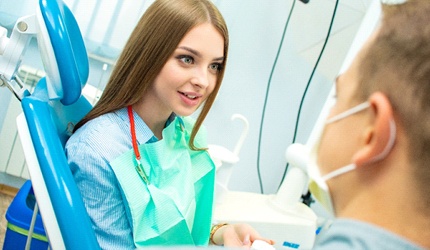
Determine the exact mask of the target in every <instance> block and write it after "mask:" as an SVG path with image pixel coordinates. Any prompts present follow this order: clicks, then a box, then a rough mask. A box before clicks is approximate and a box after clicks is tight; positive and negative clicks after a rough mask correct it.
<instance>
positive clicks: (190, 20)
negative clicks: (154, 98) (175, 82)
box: [74, 0, 229, 150]
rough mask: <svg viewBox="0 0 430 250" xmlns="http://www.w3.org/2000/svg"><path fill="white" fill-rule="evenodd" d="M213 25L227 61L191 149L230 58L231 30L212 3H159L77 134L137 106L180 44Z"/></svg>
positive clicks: (146, 17) (161, 0)
mask: <svg viewBox="0 0 430 250" xmlns="http://www.w3.org/2000/svg"><path fill="white" fill-rule="evenodd" d="M202 23H211V24H212V25H213V26H214V27H215V28H216V29H217V30H218V31H219V32H220V34H221V35H222V36H223V37H224V61H223V63H222V64H223V65H222V68H221V71H220V72H219V75H218V77H217V82H216V85H215V88H214V90H213V92H212V93H211V94H210V95H209V96H208V98H207V100H206V101H205V103H204V105H203V107H202V109H201V112H200V114H199V116H198V118H197V120H196V123H195V125H194V128H193V131H192V133H191V138H190V142H189V146H190V148H191V149H193V150H199V149H198V148H197V147H196V146H195V145H194V138H195V136H196V134H197V132H198V130H199V129H200V127H201V125H202V123H203V121H204V119H205V118H206V116H207V114H208V112H209V110H210V108H211V106H212V104H213V102H214V101H215V98H216V96H217V94H218V91H219V88H220V86H221V82H222V79H223V77H224V70H225V65H226V60H227V54H228V44H229V37H228V30H227V26H226V23H225V21H224V18H223V17H222V15H221V13H220V12H219V11H218V9H217V8H216V6H215V5H213V4H212V3H211V2H210V1H209V0H156V1H155V2H154V3H153V4H152V5H151V6H150V7H149V8H148V9H147V10H146V12H145V13H144V15H143V16H142V17H141V19H140V20H139V22H138V24H137V25H136V27H135V29H134V30H133V32H132V34H131V36H130V38H129V39H128V41H127V43H126V45H125V47H124V49H123V51H122V53H121V55H120V57H119V58H118V61H117V63H116V66H115V68H114V69H113V71H112V74H111V77H110V79H109V81H108V83H107V85H106V88H105V90H104V92H103V94H102V96H101V98H100V100H99V101H98V102H97V104H96V105H95V106H94V107H93V109H92V110H91V111H90V112H89V113H88V114H87V115H86V116H85V117H84V118H83V119H82V120H81V121H80V122H78V123H77V124H76V126H75V128H74V131H76V130H77V129H79V128H80V127H82V126H83V125H84V124H85V123H87V122H88V121H90V120H92V119H94V118H96V117H98V116H101V115H103V114H106V113H109V112H113V111H116V110H118V109H121V108H124V107H127V106H128V105H133V104H135V103H137V102H138V101H139V100H140V99H141V98H142V96H144V94H145V93H146V91H148V89H149V88H150V86H151V85H152V84H153V82H154V79H155V78H156V77H157V75H158V74H159V73H160V71H161V69H162V68H163V66H164V64H165V63H166V62H167V60H168V59H169V57H170V56H171V55H172V53H173V52H174V51H175V49H176V48H177V46H178V44H179V42H180V41H181V40H182V38H183V37H184V36H185V35H186V34H187V32H188V31H189V30H191V29H192V28H193V27H195V26H196V25H199V24H202Z"/></svg>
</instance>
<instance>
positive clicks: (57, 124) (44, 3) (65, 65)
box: [21, 0, 100, 249]
mask: <svg viewBox="0 0 430 250" xmlns="http://www.w3.org/2000/svg"><path fill="white" fill-rule="evenodd" d="M40 9H41V13H42V16H43V19H44V22H45V24H44V25H45V26H46V28H47V31H48V34H49V39H42V40H43V41H45V42H46V41H49V42H50V43H51V44H44V46H51V47H52V48H53V52H54V56H55V60H54V61H55V62H46V60H45V61H44V64H45V67H46V65H47V64H50V63H51V64H52V63H54V64H57V66H58V71H59V72H56V73H59V75H60V78H61V80H60V81H59V82H53V81H47V79H46V78H42V79H41V80H40V82H39V83H38V84H37V86H36V88H35V90H34V92H33V93H32V94H31V95H30V96H27V97H25V98H23V99H22V102H21V105H22V108H23V111H24V115H25V118H26V121H27V124H28V129H29V131H30V136H31V139H32V141H33V146H34V149H35V152H36V156H37V160H38V163H39V166H40V171H41V173H42V176H43V179H44V182H45V184H46V188H47V191H48V194H49V197H50V199H51V203H52V207H53V210H54V213H55V217H56V219H57V221H58V225H59V228H60V231H61V235H62V237H63V241H64V245H65V247H66V249H100V247H99V245H98V243H97V239H96V237H95V233H94V230H93V229H92V225H91V221H90V219H89V216H88V214H87V212H86V210H85V206H84V203H83V201H82V197H81V195H80V193H79V190H78V188H77V186H76V184H75V182H74V179H73V176H72V173H71V171H70V168H69V165H68V163H67V158H66V155H65V152H64V146H65V143H66V141H67V139H68V138H69V136H70V134H71V133H70V132H71V131H70V130H71V129H72V128H73V125H74V124H76V123H77V122H78V121H79V120H80V119H82V117H83V116H84V115H86V114H87V113H88V111H89V110H90V109H91V108H92V106H91V104H90V103H89V102H88V101H87V100H86V99H85V97H83V96H81V93H82V88H83V87H84V85H85V83H86V81H87V79H88V73H89V63H88V57H87V53H86V50H85V46H84V42H83V39H82V36H81V33H80V31H79V27H78V25H77V23H76V20H75V19H74V17H73V14H72V13H71V11H70V10H69V9H68V8H67V6H66V5H64V4H63V3H62V2H61V1H57V0H40ZM38 42H40V41H39V40H38ZM42 47H43V46H42ZM42 53H43V51H42ZM42 56H43V55H42ZM47 58H48V59H49V57H47ZM45 59H46V58H45ZM49 73H50V72H47V78H48V79H51V78H49V77H50V75H49ZM47 84H55V85H56V87H55V89H58V90H59V91H60V92H61V95H60V98H55V99H54V100H50V99H52V98H50V96H49V94H48V88H49V87H48V86H47ZM33 184H35V183H33ZM41 212H43V211H41ZM42 215H43V213H42ZM48 219H49V218H48ZM48 236H49V235H48Z"/></svg>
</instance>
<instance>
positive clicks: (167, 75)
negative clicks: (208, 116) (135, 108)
mask: <svg viewBox="0 0 430 250" xmlns="http://www.w3.org/2000/svg"><path fill="white" fill-rule="evenodd" d="M223 60H224V38H223V36H222V35H221V34H220V33H219V32H218V30H217V29H215V27H214V26H213V25H212V24H210V23H204V24H200V25H197V26H195V27H194V28H192V29H191V30H190V31H189V32H188V33H187V34H186V35H185V36H184V38H183V39H182V40H181V42H179V44H178V47H177V48H176V49H175V51H174V52H173V54H172V55H171V56H170V58H169V59H168V60H167V62H166V64H165V65H164V66H163V68H162V69H161V71H160V74H159V75H158V76H157V78H156V79H155V82H154V84H153V86H152V88H151V89H150V90H149V92H148V93H147V95H146V96H145V97H144V98H145V99H146V101H145V102H146V105H151V107H152V108H153V109H158V110H157V113H158V114H163V115H166V116H169V115H170V114H171V113H172V112H174V113H175V114H177V115H180V116H189V115H191V114H192V113H193V112H194V111H196V110H197V108H198V107H199V106H200V105H201V104H202V103H203V102H204V101H205V100H206V99H207V97H208V96H209V95H210V94H211V93H212V91H213V90H214V88H215V85H216V81H217V78H218V75H219V71H220V70H221V65H222V62H223ZM148 101H150V102H151V103H148Z"/></svg>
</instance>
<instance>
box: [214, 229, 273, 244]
mask: <svg viewBox="0 0 430 250" xmlns="http://www.w3.org/2000/svg"><path fill="white" fill-rule="evenodd" d="M255 240H263V241H266V242H267V243H269V244H271V245H273V244H274V242H273V241H272V240H270V239H264V238H262V237H261V236H260V234H259V233H258V232H257V231H256V230H255V229H254V228H252V227H251V226H250V225H248V224H230V225H225V226H222V227H220V228H218V230H217V231H216V232H214V234H213V241H214V242H215V243H216V244H217V245H224V246H227V247H244V248H246V249H249V248H250V247H251V245H252V243H253V242H254V241H255Z"/></svg>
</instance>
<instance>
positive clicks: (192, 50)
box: [178, 46, 224, 61]
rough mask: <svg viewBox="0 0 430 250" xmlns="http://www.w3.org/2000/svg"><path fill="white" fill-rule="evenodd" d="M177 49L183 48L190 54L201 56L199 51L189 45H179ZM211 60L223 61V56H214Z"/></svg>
mask: <svg viewBox="0 0 430 250" xmlns="http://www.w3.org/2000/svg"><path fill="white" fill-rule="evenodd" d="M178 49H183V50H186V51H188V52H190V53H191V54H194V55H195V56H197V57H200V58H201V57H202V54H200V52H198V51H197V50H195V49H192V48H190V47H187V46H180V47H178ZM213 61H224V57H223V56H221V57H217V58H214V59H213Z"/></svg>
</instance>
